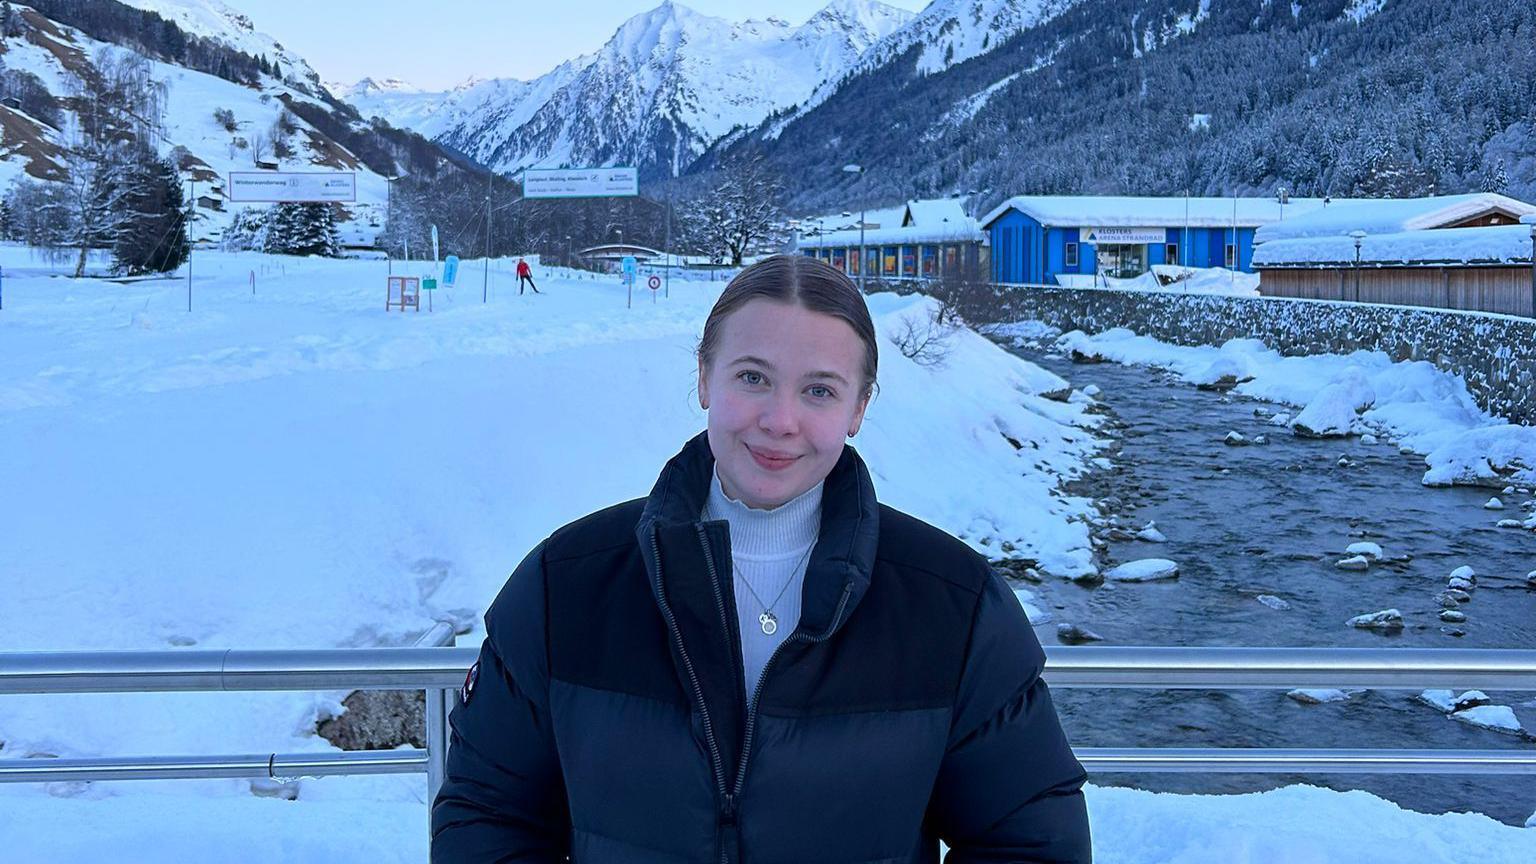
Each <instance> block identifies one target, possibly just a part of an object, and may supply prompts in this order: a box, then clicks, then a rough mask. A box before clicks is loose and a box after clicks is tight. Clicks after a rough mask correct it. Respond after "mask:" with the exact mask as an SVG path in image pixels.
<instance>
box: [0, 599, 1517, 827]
mask: <svg viewBox="0 0 1536 864" xmlns="http://www.w3.org/2000/svg"><path fill="white" fill-rule="evenodd" d="M445 628H446V629H445ZM452 638H453V631H452V629H451V628H448V627H447V625H440V626H439V627H435V628H433V630H432V631H429V632H428V633H427V634H426V635H425V636H423V637H422V639H421V640H420V641H418V643H417V644H418V645H431V644H442V643H445V642H451V640H452ZM1046 653H1047V662H1046V669H1045V678H1046V680H1047V682H1048V683H1049V684H1050V685H1051V686H1052V687H1058V688H1060V687H1095V688H1104V687H1109V688H1136V689H1175V690H1232V689H1247V690H1253V689H1290V688H1297V687H1302V688H1325V687H1340V688H1342V687H1357V688H1359V687H1363V688H1370V689H1377V690H1409V689H1413V690H1417V689H1422V688H1446V689H1452V688H1454V689H1487V690H1519V691H1536V650H1522V649H1418V648H1404V649H1382V648H1162V647H1158V648H1135V647H1112V646H1075V647H1053V648H1050V649H1048V650H1047V652H1046ZM477 654H478V652H477V649H474V648H453V647H415V648H367V649H326V650H273V651H240V650H227V651H89V652H48V653H0V696H4V695H8V694H54V693H167V692H188V691H254V690H425V691H426V696H427V710H426V725H427V730H426V731H427V747H426V749H402V750H390V751H350V752H333V753H325V752H320V753H298V754H281V753H267V754H254V755H251V754H247V755H235V756H145V757H126V758H89V759H4V760H0V783H43V782H52V781H60V780H76V781H79V780H136V779H137V780H151V779H153V780H161V779H178V778H270V779H286V778H293V777H313V776H326V775H353V774H413V773H423V772H425V773H426V774H427V783H428V799H427V800H428V801H429V802H430V801H431V800H432V799H433V798H435V797H436V794H437V790H438V789H439V788H440V787H441V785H442V781H443V776H444V770H445V767H446V762H447V752H448V739H449V735H448V713H449V711H451V710H452V708H453V706H454V704H455V700H456V699H457V694H458V689H457V688H458V686H459V684H460V683H461V682H462V681H463V678H464V674H465V670H467V669H468V668H469V666H470V665H471V664H473V663H474V661H475V659H476V657H477ZM1076 753H1077V756H1078V759H1079V761H1081V762H1082V763H1083V766H1084V767H1085V768H1087V769H1088V771H1089V772H1090V773H1092V772H1099V773H1104V772H1137V773H1161V772H1220V773H1284V774H1301V773H1335V774H1348V773H1369V774H1403V773H1408V774H1533V775H1536V751H1522V750H1406V749H1383V750H1369V749H1276V748H1254V749H1239V748H1206V749H1200V748H1104V747H1085V748H1078V749H1077V750H1076Z"/></svg>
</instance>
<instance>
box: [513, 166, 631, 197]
mask: <svg viewBox="0 0 1536 864" xmlns="http://www.w3.org/2000/svg"><path fill="white" fill-rule="evenodd" d="M639 194H640V175H639V172H638V171H636V170H635V169H634V168H622V167H621V168H530V169H528V170H527V171H524V172H523V197H524V198H624V197H630V196H634V195H639Z"/></svg>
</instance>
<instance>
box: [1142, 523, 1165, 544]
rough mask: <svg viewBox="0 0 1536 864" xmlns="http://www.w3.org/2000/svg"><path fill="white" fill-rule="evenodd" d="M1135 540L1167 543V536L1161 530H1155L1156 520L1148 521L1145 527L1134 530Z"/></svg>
mask: <svg viewBox="0 0 1536 864" xmlns="http://www.w3.org/2000/svg"><path fill="white" fill-rule="evenodd" d="M1136 539H1137V540H1145V541H1146V542H1148V543H1167V542H1168V538H1167V536H1166V535H1164V534H1163V532H1161V531H1159V530H1157V523H1156V522H1148V523H1147V525H1146V527H1145V528H1142V529H1141V530H1140V531H1137V532H1136Z"/></svg>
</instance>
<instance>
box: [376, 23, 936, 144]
mask: <svg viewBox="0 0 1536 864" xmlns="http://www.w3.org/2000/svg"><path fill="white" fill-rule="evenodd" d="M912 17H913V16H912V13H910V12H907V11H905V10H902V9H897V8H894V7H891V6H888V5H885V4H884V3H880V2H877V0H833V2H831V3H829V4H828V5H827V6H826V7H824V8H823V9H821V10H819V11H818V12H816V13H815V14H814V15H812V16H811V17H810V18H809V19H808V20H806V21H805V22H804V23H803V24H800V25H798V26H797V25H795V24H792V23H790V22H787V21H785V20H783V19H781V18H774V17H769V18H764V19H754V20H749V21H728V20H726V19H724V18H719V17H715V16H712V15H705V14H702V13H700V12H697V11H695V10H693V9H690V8H689V7H687V6H684V5H682V4H680V3H676V2H672V0H664V2H662V3H661V4H660V5H658V6H656V7H655V8H653V9H649V10H647V11H645V12H642V13H640V14H637V15H634V16H632V17H631V18H629V19H628V20H626V21H624V22H623V23H622V24H620V25H619V26H618V28H617V29H616V30H615V31H614V34H613V36H612V37H611V38H610V39H609V40H608V42H607V43H606V44H604V45H603V47H602V48H601V49H599V50H598V51H597V52H596V53H595V54H594V55H592V56H590V57H582V58H578V59H577V60H573V61H571V62H569V63H565V64H562V65H561V67H560V68H558V69H556V70H554V71H553V72H550V73H549V74H547V75H545V76H542V77H540V78H538V79H535V80H534V81H531V82H526V83H524V82H515V83H516V86H508V85H507V84H506V82H499V83H500V84H501V86H500V87H499V88H496V89H495V91H494V92H493V90H492V88H490V87H489V86H488V85H489V84H490V83H492V82H487V83H486V84H481V85H478V86H476V87H474V88H471V91H470V92H472V93H474V94H478V95H477V97H476V98H474V99H468V98H466V99H461V100H451V101H453V103H454V104H453V108H454V111H453V112H449V113H452V114H453V117H452V121H451V122H452V128H448V129H443V128H442V127H441V126H440V125H438V124H441V123H442V122H443V118H444V116H445V112H444V111H442V110H438V109H437V108H434V109H433V110H423V109H422V108H421V102H420V100H418V101H417V102H416V103H413V104H412V105H411V106H409V110H406V106H405V105H404V103H400V102H397V103H396V104H395V106H394V107H395V109H396V116H389V115H388V114H385V115H384V116H385V119H388V120H390V121H391V122H393V123H397V124H401V125H408V126H411V127H412V128H416V129H417V130H418V131H421V132H422V133H423V134H428V135H432V136H433V137H436V138H438V139H439V140H441V141H443V142H444V143H447V144H449V145H451V146H453V147H455V148H457V149H460V150H462V151H464V152H466V153H469V154H470V155H471V156H474V157H475V158H477V159H480V160H482V161H484V162H487V163H488V164H491V165H492V166H494V167H496V168H497V169H499V170H503V171H515V170H517V169H518V168H522V167H527V166H533V165H542V166H556V165H602V164H627V165H635V166H637V167H639V168H640V169H641V171H642V172H643V173H652V174H655V173H668V174H670V173H674V172H677V171H680V170H681V169H682V168H685V167H687V165H688V164H689V163H691V162H692V161H693V160H694V159H695V158H697V157H698V156H699V154H701V153H703V152H704V150H706V149H707V148H708V147H709V146H710V145H712V144H714V143H715V142H716V141H718V140H719V139H720V138H721V137H723V136H724V135H726V134H728V133H730V132H731V131H732V130H734V129H737V128H750V127H752V126H755V125H757V124H758V123H760V122H762V120H763V119H764V118H765V117H767V116H768V115H770V114H772V113H774V112H776V111H781V110H783V109H785V108H789V107H791V106H793V105H796V104H798V103H800V102H802V101H804V100H805V99H807V98H808V97H809V96H810V95H811V94H812V93H814V92H816V90H817V88H818V87H820V86H822V85H823V84H824V83H827V82H835V81H837V80H840V79H841V78H842V77H843V76H844V75H846V74H847V72H848V70H849V69H850V68H852V67H853V66H854V65H855V64H857V63H858V62H859V60H860V58H861V57H862V56H863V55H864V53H865V52H866V51H867V50H868V49H869V48H870V47H871V46H873V45H875V44H877V43H879V42H881V40H883V39H885V38H886V37H888V36H890V35H891V34H893V33H895V32H897V31H898V30H899V29H901V28H902V27H903V26H904V25H906V24H907V23H908V22H909V21H910V20H912ZM363 101H367V100H363ZM375 104H377V105H379V106H380V107H383V108H386V109H387V108H388V107H389V106H387V105H385V104H384V103H383V102H376V103H375ZM445 104H446V103H445ZM440 107H442V106H439V108H440ZM434 127H435V128H434Z"/></svg>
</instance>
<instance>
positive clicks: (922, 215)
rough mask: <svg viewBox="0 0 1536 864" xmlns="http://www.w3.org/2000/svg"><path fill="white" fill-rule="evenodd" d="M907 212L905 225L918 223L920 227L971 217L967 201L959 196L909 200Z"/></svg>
mask: <svg viewBox="0 0 1536 864" xmlns="http://www.w3.org/2000/svg"><path fill="white" fill-rule="evenodd" d="M906 209H907V212H906V215H905V216H904V217H903V219H902V224H903V225H916V226H918V227H919V228H927V227H931V226H937V225H942V224H944V223H945V222H953V223H959V222H963V221H971V222H974V221H975V220H973V219H971V217H970V216H968V215H967V214H966V212H965V202H964V201H963V200H961V199H959V198H929V199H927V200H923V201H908V202H907V208H906Z"/></svg>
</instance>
